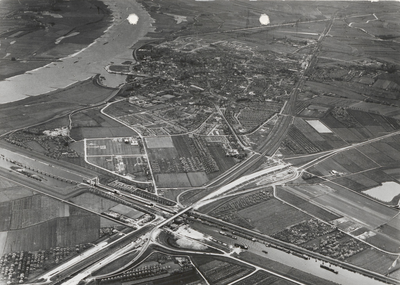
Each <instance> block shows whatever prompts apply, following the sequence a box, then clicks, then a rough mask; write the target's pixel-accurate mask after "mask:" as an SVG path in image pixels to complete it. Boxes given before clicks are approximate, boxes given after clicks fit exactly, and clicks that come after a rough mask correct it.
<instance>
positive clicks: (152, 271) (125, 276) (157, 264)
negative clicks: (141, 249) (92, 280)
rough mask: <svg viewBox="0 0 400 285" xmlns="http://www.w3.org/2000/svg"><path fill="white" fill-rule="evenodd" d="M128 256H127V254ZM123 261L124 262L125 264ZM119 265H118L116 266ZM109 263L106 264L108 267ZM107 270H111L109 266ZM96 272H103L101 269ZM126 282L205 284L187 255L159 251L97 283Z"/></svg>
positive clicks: (116, 266)
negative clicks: (136, 264) (138, 263)
mask: <svg viewBox="0 0 400 285" xmlns="http://www.w3.org/2000/svg"><path fill="white" fill-rule="evenodd" d="M127 257H129V256H127ZM132 258H133V256H130V259H129V258H128V259H127V260H126V261H125V262H126V263H127V262H129V261H130V260H131V259H132ZM121 261H122V260H119V264H118V262H114V263H116V264H115V265H114V268H115V269H114V270H116V269H119V268H121V265H122V264H123V263H121ZM126 263H125V264H126ZM118 265H119V266H118ZM110 266H111V264H110V265H109V266H108V267H110ZM108 271H112V269H111V267H110V268H109V269H108ZM96 273H97V274H99V275H101V274H105V273H106V272H103V271H102V270H101V271H99V272H96ZM127 282H135V283H136V282H138V283H139V282H140V284H142V283H146V282H152V283H153V282H157V284H165V285H169V284H171V285H173V284H176V282H180V283H184V284H188V283H192V282H196V284H205V282H204V281H203V279H202V278H201V276H200V274H199V273H198V272H197V271H196V268H195V267H194V265H193V264H192V262H191V259H190V257H189V256H175V255H169V254H164V253H162V252H159V251H155V252H153V253H151V254H150V255H149V256H148V257H147V258H146V259H145V260H144V261H143V262H142V263H141V264H140V265H138V266H135V267H133V268H130V269H128V270H125V271H124V272H123V273H121V274H117V275H114V276H113V277H108V278H102V279H100V281H99V284H126V283H127Z"/></svg>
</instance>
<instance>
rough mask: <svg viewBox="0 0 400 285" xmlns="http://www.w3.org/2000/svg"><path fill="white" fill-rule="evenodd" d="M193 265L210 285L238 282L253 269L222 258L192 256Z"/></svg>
mask: <svg viewBox="0 0 400 285" xmlns="http://www.w3.org/2000/svg"><path fill="white" fill-rule="evenodd" d="M192 259H193V263H194V264H195V265H196V267H197V268H198V269H199V270H200V272H201V273H202V274H203V276H204V277H205V278H206V279H207V281H208V282H209V283H210V284H218V285H225V284H229V283H231V282H233V281H234V280H237V279H239V278H241V277H243V276H245V275H247V274H249V273H250V272H251V271H252V270H253V269H252V268H250V267H248V266H246V265H242V264H240V263H238V262H231V261H228V260H227V259H225V258H221V257H219V258H218V257H206V256H204V257H203V256H201V257H200V256H198V255H195V256H192Z"/></svg>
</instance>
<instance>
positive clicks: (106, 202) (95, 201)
mask: <svg viewBox="0 0 400 285" xmlns="http://www.w3.org/2000/svg"><path fill="white" fill-rule="evenodd" d="M70 200H71V201H72V202H73V203H75V204H77V205H79V206H81V207H84V208H86V209H88V210H91V211H94V212H97V213H102V212H104V211H106V210H108V209H110V208H112V207H115V206H116V205H118V203H117V202H115V201H112V200H110V199H107V198H104V197H101V196H98V195H95V194H93V193H90V192H86V193H83V194H80V195H78V196H76V197H73V198H71V199H70Z"/></svg>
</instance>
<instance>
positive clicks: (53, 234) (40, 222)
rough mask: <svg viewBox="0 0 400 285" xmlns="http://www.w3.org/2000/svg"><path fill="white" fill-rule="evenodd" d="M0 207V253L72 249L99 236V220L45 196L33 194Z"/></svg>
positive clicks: (92, 215) (4, 203)
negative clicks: (2, 237)
mask: <svg viewBox="0 0 400 285" xmlns="http://www.w3.org/2000/svg"><path fill="white" fill-rule="evenodd" d="M7 204H8V206H7ZM1 205H2V206H1V207H0V209H2V223H1V231H2V235H3V236H6V240H5V241H4V244H3V247H2V248H0V252H2V253H7V252H14V251H29V250H30V251H36V250H39V249H49V248H50V247H56V246H60V247H61V246H64V247H65V246H71V245H75V244H79V243H86V242H91V241H93V240H96V239H97V238H98V235H99V229H100V217H98V216H96V215H94V214H91V213H89V212H86V211H83V210H80V209H78V208H76V207H73V206H69V205H66V204H63V203H61V202H59V201H57V200H54V199H52V198H48V197H47V196H42V195H35V196H31V197H25V198H21V199H17V200H13V201H10V202H3V203H1ZM3 210H7V212H6V211H3Z"/></svg>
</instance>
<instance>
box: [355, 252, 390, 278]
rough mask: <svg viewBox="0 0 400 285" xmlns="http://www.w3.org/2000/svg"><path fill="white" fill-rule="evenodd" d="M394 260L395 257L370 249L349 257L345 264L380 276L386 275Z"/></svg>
mask: <svg viewBox="0 0 400 285" xmlns="http://www.w3.org/2000/svg"><path fill="white" fill-rule="evenodd" d="M395 259H396V256H393V255H389V254H386V253H383V252H381V251H378V250H376V249H374V248H370V249H366V250H364V251H362V252H360V253H357V254H355V255H353V256H351V257H349V258H348V259H347V262H349V263H351V264H354V265H357V266H360V267H362V268H365V269H369V270H371V271H374V272H378V273H380V274H386V273H388V269H389V267H390V266H391V265H392V263H393V261H394V260H395Z"/></svg>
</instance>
